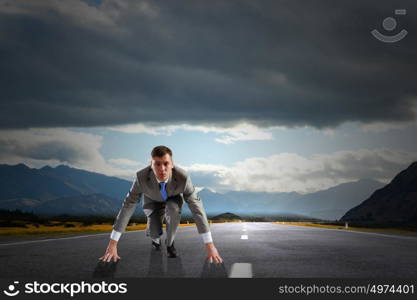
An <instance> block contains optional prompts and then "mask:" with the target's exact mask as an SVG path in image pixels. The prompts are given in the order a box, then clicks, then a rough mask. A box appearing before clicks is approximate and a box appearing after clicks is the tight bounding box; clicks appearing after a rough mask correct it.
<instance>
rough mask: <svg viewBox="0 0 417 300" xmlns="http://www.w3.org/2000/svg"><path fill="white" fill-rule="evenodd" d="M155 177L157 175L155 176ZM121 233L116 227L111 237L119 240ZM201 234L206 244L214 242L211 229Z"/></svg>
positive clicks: (166, 181) (159, 181)
mask: <svg viewBox="0 0 417 300" xmlns="http://www.w3.org/2000/svg"><path fill="white" fill-rule="evenodd" d="M155 177H156V176H155ZM156 180H157V181H158V183H161V182H165V183H168V179H167V180H165V181H161V180H159V179H158V178H156ZM121 235H122V233H121V232H119V231H116V230H114V229H113V231H112V232H111V235H110V238H111V239H112V240H115V241H118V240H119V239H120V236H121ZM200 236H201V238H202V239H203V242H204V243H205V244H207V243H212V242H213V238H212V237H211V232H210V231H209V232H205V233H200Z"/></svg>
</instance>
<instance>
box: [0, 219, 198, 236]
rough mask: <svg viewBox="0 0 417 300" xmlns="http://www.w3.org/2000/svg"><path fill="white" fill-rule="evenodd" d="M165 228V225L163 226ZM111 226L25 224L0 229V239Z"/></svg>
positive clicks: (96, 230)
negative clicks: (23, 225)
mask: <svg viewBox="0 0 417 300" xmlns="http://www.w3.org/2000/svg"><path fill="white" fill-rule="evenodd" d="M193 225H195V223H189V224H180V226H193ZM164 226H165V225H164ZM112 229H113V224H92V225H87V226H85V225H83V223H82V222H51V224H49V225H48V226H46V225H38V224H36V225H34V224H26V225H25V227H20V226H19V227H0V237H5V236H34V235H36V236H40V235H51V234H53V235H66V234H79V233H106V232H108V233H110V232H111V231H112ZM143 229H146V224H134V225H129V226H127V227H126V231H133V230H143Z"/></svg>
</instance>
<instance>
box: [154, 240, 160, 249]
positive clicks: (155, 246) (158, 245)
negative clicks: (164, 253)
mask: <svg viewBox="0 0 417 300" xmlns="http://www.w3.org/2000/svg"><path fill="white" fill-rule="evenodd" d="M152 248H153V249H155V250H156V251H159V250H161V244H158V243H155V242H154V241H152Z"/></svg>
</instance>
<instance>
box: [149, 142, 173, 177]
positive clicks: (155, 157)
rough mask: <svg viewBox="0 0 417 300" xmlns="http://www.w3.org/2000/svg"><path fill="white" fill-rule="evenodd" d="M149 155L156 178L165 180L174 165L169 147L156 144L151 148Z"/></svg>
mask: <svg viewBox="0 0 417 300" xmlns="http://www.w3.org/2000/svg"><path fill="white" fill-rule="evenodd" d="M151 156H152V161H151V168H152V170H153V172H154V174H155V176H156V178H158V179H159V180H161V181H165V180H167V179H168V177H169V174H171V171H172V168H173V167H174V162H173V161H172V151H171V149H169V148H168V147H166V146H156V147H155V148H153V149H152V152H151Z"/></svg>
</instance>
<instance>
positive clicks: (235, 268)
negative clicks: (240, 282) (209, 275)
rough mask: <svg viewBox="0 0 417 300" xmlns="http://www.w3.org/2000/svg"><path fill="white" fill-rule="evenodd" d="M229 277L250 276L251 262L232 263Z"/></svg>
mask: <svg viewBox="0 0 417 300" xmlns="http://www.w3.org/2000/svg"><path fill="white" fill-rule="evenodd" d="M229 278H252V264H249V263H234V264H233V265H232V268H231V269H230V274H229Z"/></svg>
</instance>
